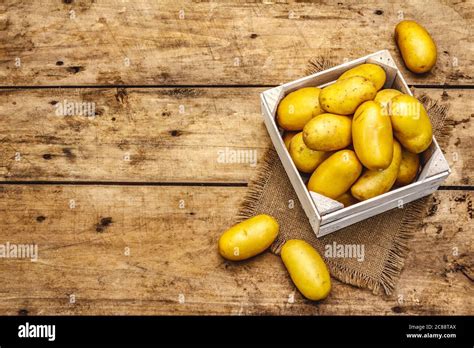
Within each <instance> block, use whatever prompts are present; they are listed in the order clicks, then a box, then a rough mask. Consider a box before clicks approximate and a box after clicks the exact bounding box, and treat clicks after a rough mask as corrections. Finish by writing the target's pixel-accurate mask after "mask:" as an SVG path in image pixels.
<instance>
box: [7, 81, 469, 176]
mask: <svg viewBox="0 0 474 348" xmlns="http://www.w3.org/2000/svg"><path fill="white" fill-rule="evenodd" d="M263 90H264V89H262V88H186V89H182V88H174V89H159V88H150V89H115V88H110V89H88V88H85V89H77V90H76V89H61V90H57V89H39V90H36V89H33V90H4V91H0V115H1V117H0V175H1V180H5V181H11V180H49V181H51V180H53V181H54V180H60V181H63V180H64V181H109V182H110V181H126V182H204V183H205V182H221V183H246V182H248V180H249V179H250V178H251V177H252V175H253V174H254V172H255V169H256V167H255V166H254V165H253V164H252V161H251V158H250V157H249V158H244V157H242V158H241V159H242V160H241V161H240V163H238V162H239V161H233V160H232V157H231V156H230V155H229V156H227V157H226V158H225V160H224V161H222V157H221V155H222V154H225V153H226V151H227V153H228V154H230V153H231V152H232V151H241V150H244V151H247V152H246V154H250V155H253V154H254V155H255V158H257V160H258V159H261V158H262V156H263V154H264V152H265V149H266V148H268V147H271V146H272V145H271V142H270V139H269V137H268V135H267V131H266V129H265V126H264V124H263V119H262V117H261V114H260V102H259V93H260V92H261V91H263ZM415 94H416V95H418V96H420V95H427V96H429V97H431V98H432V99H435V100H438V101H439V103H440V104H446V105H449V107H450V109H449V113H448V114H449V118H451V119H452V120H453V121H454V123H455V129H454V130H453V135H452V136H451V137H450V139H449V145H448V146H447V147H446V148H444V149H443V150H444V151H445V154H446V157H447V159H448V161H449V163H450V165H451V168H452V170H453V172H452V174H451V176H450V177H449V178H448V180H447V182H446V185H472V184H473V182H474V178H473V168H474V162H473V159H472V148H473V145H474V144H473V139H472V119H473V117H474V116H473V113H472V112H473V109H474V108H473V100H474V91H473V90H468V89H462V90H442V89H426V88H425V89H415ZM71 102H74V103H82V102H92V103H95V108H96V111H97V116H96V117H95V118H93V119H91V118H88V117H87V116H77V115H76V116H57V115H56V110H57V108H58V103H60V104H63V105H65V104H66V103H71ZM53 104H55V105H53ZM180 106H182V108H181V109H180ZM180 110H181V111H182V112H181V111H180ZM18 153H19V154H20V158H19V160H18V156H16V154H18ZM127 156H128V157H127ZM127 159H128V160H127ZM223 162H224V163H223ZM232 162H234V163H232Z"/></svg>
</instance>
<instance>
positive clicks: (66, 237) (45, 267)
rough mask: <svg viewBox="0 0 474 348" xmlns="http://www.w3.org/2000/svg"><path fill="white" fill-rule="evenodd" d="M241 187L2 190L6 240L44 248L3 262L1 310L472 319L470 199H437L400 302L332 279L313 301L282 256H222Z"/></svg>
mask: <svg viewBox="0 0 474 348" xmlns="http://www.w3.org/2000/svg"><path fill="white" fill-rule="evenodd" d="M245 191H246V188H235V187H225V188H223V187H214V188H209V187H128V186H17V185H2V186H0V226H2V238H1V241H0V242H1V243H6V242H7V241H8V242H10V243H25V244H26V243H37V244H38V248H39V257H38V260H37V261H36V262H31V261H29V260H21V259H2V260H1V262H2V267H1V268H0V279H1V280H2V289H1V290H0V314H17V313H20V312H21V313H28V314H42V315H46V314H235V315H238V314H289V315H292V314H294V315H296V314H320V315H325V314H399V313H403V314H472V312H473V310H474V302H473V293H472V291H471V290H472V281H473V272H474V270H473V267H474V265H473V264H472V260H473V255H472V250H473V249H472V247H473V245H472V244H473V235H472V227H473V225H472V213H473V211H472V202H473V200H474V195H473V193H472V192H459V191H438V192H437V193H436V194H434V195H433V196H432V198H431V199H432V200H433V202H432V203H434V205H432V204H430V206H431V205H432V206H433V207H432V208H431V209H430V211H429V213H428V216H427V218H426V219H425V220H424V221H421V222H420V225H419V227H417V229H416V231H415V237H414V239H413V240H412V242H411V252H410V254H409V256H408V258H407V261H406V265H405V269H404V271H403V272H402V275H401V280H400V282H399V284H398V286H397V288H396V291H395V293H394V295H393V296H391V297H385V298H384V297H380V296H375V295H372V294H371V293H370V292H369V291H367V290H362V289H357V288H355V287H352V286H348V285H344V284H341V283H339V282H337V281H334V288H333V291H332V293H331V295H330V297H329V298H328V299H327V300H325V301H323V302H321V303H318V304H315V303H311V302H310V301H307V300H304V299H303V298H302V296H301V295H300V294H299V293H298V291H296V289H295V287H294V285H293V284H292V283H291V280H290V278H289V276H288V274H287V272H286V271H285V269H284V266H283V264H282V262H281V260H280V259H279V257H277V256H275V255H272V254H270V253H265V254H263V255H261V256H258V257H255V258H253V259H251V260H249V261H246V262H241V263H234V262H227V261H225V260H223V259H222V258H221V257H220V256H219V254H218V252H217V248H216V246H217V240H218V238H219V236H220V233H221V232H222V231H223V230H225V229H226V228H227V227H229V224H231V223H232V221H233V217H234V215H235V213H236V212H237V206H238V203H239V201H240V200H241V199H242V198H243V195H244V193H245ZM71 199H73V200H74V201H75V208H74V209H70V203H69V202H70V200H71ZM180 204H181V206H182V207H183V208H182V209H181V208H180ZM453 222H455V223H453ZM126 248H129V249H128V250H129V255H128V256H127V255H126V250H127V249H126ZM454 248H457V249H454ZM454 250H456V253H454ZM71 295H74V296H75V303H73V304H71V303H70V302H69V299H70V296H71ZM292 295H294V299H295V302H294V303H289V302H288V299H289V298H290V297H291V296H292ZM400 296H401V297H400ZM180 302H182V303H180Z"/></svg>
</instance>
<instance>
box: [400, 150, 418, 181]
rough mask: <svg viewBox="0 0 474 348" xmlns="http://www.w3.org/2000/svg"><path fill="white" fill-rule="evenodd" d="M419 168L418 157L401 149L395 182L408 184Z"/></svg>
mask: <svg viewBox="0 0 474 348" xmlns="http://www.w3.org/2000/svg"><path fill="white" fill-rule="evenodd" d="M419 168H420V157H419V156H418V155H417V154H415V153H411V152H410V151H407V150H406V149H402V161H401V163H400V169H399V171H398V176H397V181H396V182H395V184H396V185H397V186H405V185H408V184H410V183H411V182H412V181H413V180H414V179H415V177H416V175H417V174H418V169H419Z"/></svg>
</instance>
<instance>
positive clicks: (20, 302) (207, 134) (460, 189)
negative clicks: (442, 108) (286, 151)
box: [0, 0, 474, 315]
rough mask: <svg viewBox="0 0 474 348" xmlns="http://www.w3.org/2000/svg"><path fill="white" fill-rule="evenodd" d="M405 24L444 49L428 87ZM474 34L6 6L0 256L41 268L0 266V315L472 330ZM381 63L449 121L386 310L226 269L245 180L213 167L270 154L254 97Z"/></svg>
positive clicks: (270, 9)
mask: <svg viewBox="0 0 474 348" xmlns="http://www.w3.org/2000/svg"><path fill="white" fill-rule="evenodd" d="M275 2H276V3H275ZM402 18H406V19H415V20H418V21H420V22H421V23H422V24H424V25H425V26H426V27H427V28H428V29H429V30H430V32H431V33H432V35H433V37H434V39H435V40H436V43H437V45H438V53H439V58H438V62H437V65H436V67H435V68H434V70H433V71H432V72H431V73H429V74H427V75H426V76H415V75H413V74H411V73H409V72H408V71H406V69H405V68H404V67H403V63H402V62H401V61H400V58H399V54H398V51H397V49H396V47H395V44H394V41H393V37H392V35H393V30H394V27H395V25H396V23H397V22H398V21H400V20H401V19H402ZM473 20H474V3H473V1H464V2H459V1H433V2H430V3H429V4H428V3H427V2H425V1H421V0H420V1H418V2H410V3H409V4H408V3H405V2H404V1H396V2H391V3H390V4H382V3H378V2H376V1H366V2H365V3H364V4H359V1H354V2H348V1H346V0H341V1H340V2H336V1H334V2H329V3H319V2H318V3H309V2H308V3H306V2H305V3H293V2H291V3H280V1H263V2H252V3H241V4H235V2H232V1H229V2H219V3H214V2H193V3H191V2H184V1H145V0H139V1H128V0H122V1H113V0H104V1H101V0H99V1H86V0H83V1H77V0H75V1H73V0H69V1H66V0H63V1H62V2H61V1H53V0H48V1H45V0H42V1H38V2H34V3H33V2H20V1H12V0H6V1H2V4H0V47H1V50H0V85H1V86H2V89H1V90H0V175H1V180H2V183H1V185H0V242H1V243H6V242H10V243H36V244H37V245H38V248H39V257H38V260H37V261H36V262H30V261H29V260H23V259H12V258H9V259H7V258H5V259H1V260H0V262H1V267H0V279H1V282H2V286H1V290H0V314H13V315H15V314H296V315H299V314H399V313H403V314H473V311H474V304H473V291H472V289H473V288H472V285H473V284H472V283H473V220H472V219H473V207H472V204H473V200H474V194H473V191H472V189H473V183H474V181H473V179H474V178H473V173H472V171H473V168H474V160H473V151H472V149H473V145H474V142H473V137H472V132H473V127H472V119H473V117H474V114H473V112H474V111H473V109H474V108H473V104H474V102H473V100H474V90H473V89H472V87H473V85H474V81H473V77H474V58H473V57H474V39H473ZM380 49H389V50H390V52H391V53H392V54H393V55H394V56H395V57H397V59H398V62H397V63H398V65H399V66H400V67H401V68H402V69H403V73H404V75H405V77H406V79H407V80H408V82H409V83H410V84H411V86H412V87H413V89H414V92H415V93H416V95H418V96H419V95H423V94H425V95H427V96H429V97H431V98H433V99H436V100H438V101H439V103H440V104H441V105H447V106H448V107H449V118H450V119H451V120H452V121H454V130H453V133H452V136H451V138H450V141H449V145H448V146H447V147H445V148H444V149H443V150H444V151H445V153H446V157H447V159H448V161H449V162H450V165H451V166H452V169H453V173H452V175H451V176H450V177H449V179H448V180H447V182H446V183H445V186H443V187H442V188H441V189H440V190H439V191H438V192H436V193H435V194H434V195H432V197H431V198H430V204H429V206H428V207H427V208H426V209H427V210H428V212H427V215H426V218H425V219H424V220H423V221H420V224H419V227H418V228H417V231H416V235H415V237H414V239H413V240H412V241H411V242H410V244H411V252H410V254H409V256H408V258H407V261H406V265H405V268H404V271H403V273H402V275H401V279H400V281H399V283H398V285H397V288H396V291H395V293H394V294H393V295H392V296H390V297H384V296H375V295H373V294H372V293H371V292H369V291H367V290H362V289H357V288H355V287H352V286H348V285H345V284H342V283H340V282H338V281H336V280H335V281H334V288H333V291H332V294H331V296H330V297H329V298H328V299H327V300H325V301H323V302H321V303H311V302H309V301H306V300H304V299H303V298H302V296H301V295H300V294H299V293H298V292H297V291H296V289H295V287H294V286H293V284H292V283H291V281H290V279H289V277H288V275H287V273H286V271H285V269H284V266H283V265H282V263H281V260H280V259H279V257H277V256H275V255H272V254H270V253H266V254H264V255H262V256H259V257H257V258H255V259H252V260H250V261H248V262H243V263H240V264H234V263H230V262H226V261H224V260H223V259H222V258H221V257H219V255H218V253H217V250H216V243H217V240H218V237H219V235H220V233H221V232H222V231H223V230H225V229H226V228H227V227H228V226H229V225H230V224H231V223H232V222H233V217H234V215H235V214H236V213H237V210H238V205H239V202H240V201H241V199H242V197H243V196H244V194H245V193H246V191H247V183H248V181H249V179H250V178H251V177H252V175H253V174H254V173H255V170H256V168H255V167H252V166H250V165H249V164H239V163H221V162H222V161H218V154H219V151H225V150H226V149H227V150H237V149H247V150H248V149H250V150H256V151H257V154H258V158H259V159H261V156H262V155H263V153H264V151H265V149H266V148H268V147H270V146H271V142H270V140H269V138H268V136H267V133H266V130H265V128H264V126H263V122H262V118H261V116H260V105H259V100H258V95H259V93H260V92H261V91H262V90H264V89H266V88H268V87H271V86H274V85H277V84H280V83H282V82H286V81H290V80H293V79H295V78H297V77H301V76H304V75H305V70H306V67H307V62H308V59H310V58H312V57H316V60H318V59H319V60H321V62H322V63H323V61H324V60H329V61H332V62H336V63H339V62H342V61H343V60H344V59H354V58H357V57H360V56H362V55H365V54H368V53H371V52H375V51H377V50H380ZM71 103H72V104H71ZM82 103H86V104H82ZM70 105H72V106H73V107H74V106H76V107H79V106H81V105H86V106H89V107H94V108H95V113H96V117H94V118H91V117H88V116H87V115H84V111H86V110H81V109H74V110H73V109H68V107H69V106H70ZM64 106H66V109H61V108H62V107H64ZM65 110H71V113H72V114H71V115H69V114H68V113H67V112H66V111H65ZM81 111H82V113H81ZM61 112H62V114H61ZM293 295H294V299H295V301H294V303H291V302H292V301H289V298H290V299H291V297H292V296H293Z"/></svg>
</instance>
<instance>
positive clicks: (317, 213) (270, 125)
mask: <svg viewBox="0 0 474 348" xmlns="http://www.w3.org/2000/svg"><path fill="white" fill-rule="evenodd" d="M363 63H373V64H378V65H380V66H381V67H382V68H383V69H384V70H385V72H386V74H387V80H386V81H385V85H384V86H383V88H393V89H398V90H399V91H401V92H403V93H406V94H409V95H412V93H411V91H410V89H409V88H408V86H407V84H406V82H405V80H404V78H403V76H402V75H401V73H400V70H399V69H398V68H397V66H396V65H395V62H394V60H393V58H392V56H391V55H390V53H389V52H388V51H387V50H383V51H379V52H376V53H373V54H370V55H368V56H365V57H362V58H359V59H356V60H353V61H351V62H347V63H344V64H341V65H338V66H336V67H333V68H331V69H327V70H324V71H321V72H318V73H316V74H313V75H309V76H306V77H304V78H301V79H299V80H296V81H293V82H289V83H286V84H284V85H281V86H278V87H275V88H272V89H269V90H267V91H265V92H263V93H262V94H261V95H260V99H261V105H262V114H263V118H264V121H265V126H266V127H267V130H268V133H269V134H270V138H271V139H272V142H273V145H274V146H275V149H276V151H277V153H278V156H279V157H280V160H281V162H282V164H283V167H284V168H285V171H286V173H287V174H288V177H289V179H290V181H291V183H292V185H293V187H294V189H295V191H296V194H297V195H298V199H299V200H300V202H301V205H302V207H303V209H304V211H305V213H306V215H307V216H308V219H309V222H310V224H311V226H312V228H313V230H314V232H315V233H316V236H317V237H321V236H324V235H326V234H328V233H332V232H334V231H337V230H339V229H341V228H343V227H346V226H349V225H351V224H354V223H356V222H359V221H361V220H364V219H367V218H369V217H371V216H374V215H377V214H380V213H383V212H384V211H387V210H390V209H393V208H396V207H399V206H400V205H403V204H406V203H409V202H411V201H413V200H415V199H418V198H421V197H423V196H427V195H429V194H431V193H432V192H434V191H436V189H437V188H438V187H439V186H440V185H441V183H442V182H443V181H444V180H445V179H446V178H447V177H448V175H449V174H450V173H451V170H450V168H449V165H448V163H447V161H446V159H445V157H444V155H443V153H442V152H441V149H440V148H439V146H438V143H437V142H436V139H435V138H434V137H433V142H432V143H431V145H430V147H429V148H428V149H427V150H426V151H424V152H423V153H422V154H421V156H420V159H421V166H422V170H421V172H420V174H419V175H418V177H417V180H416V181H414V182H413V183H412V184H410V185H407V186H403V187H400V188H397V189H394V190H392V191H389V192H387V193H385V194H383V195H380V196H377V197H374V198H371V199H368V200H366V201H363V202H360V203H357V204H355V205H352V206H349V207H347V208H344V207H343V205H342V204H341V203H339V202H337V201H335V200H332V199H330V198H327V197H324V196H322V195H320V194H317V193H315V192H310V191H308V189H307V188H306V184H305V183H306V182H307V180H308V179H309V175H306V174H300V173H299V172H298V170H297V169H296V167H295V165H294V164H293V161H292V159H291V157H290V154H289V153H288V150H287V149H286V146H285V144H284V143H283V139H282V133H283V131H282V130H280V129H279V127H278V125H277V123H276V120H275V115H276V110H277V107H278V104H279V103H280V100H281V99H282V98H283V97H284V96H285V95H287V94H288V93H290V92H292V91H295V90H297V89H299V88H303V87H309V86H314V87H324V86H327V85H329V84H331V83H333V82H335V80H337V78H338V77H339V76H340V75H341V74H342V73H344V72H345V71H346V70H349V69H351V68H353V67H355V66H357V65H360V64H363Z"/></svg>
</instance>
